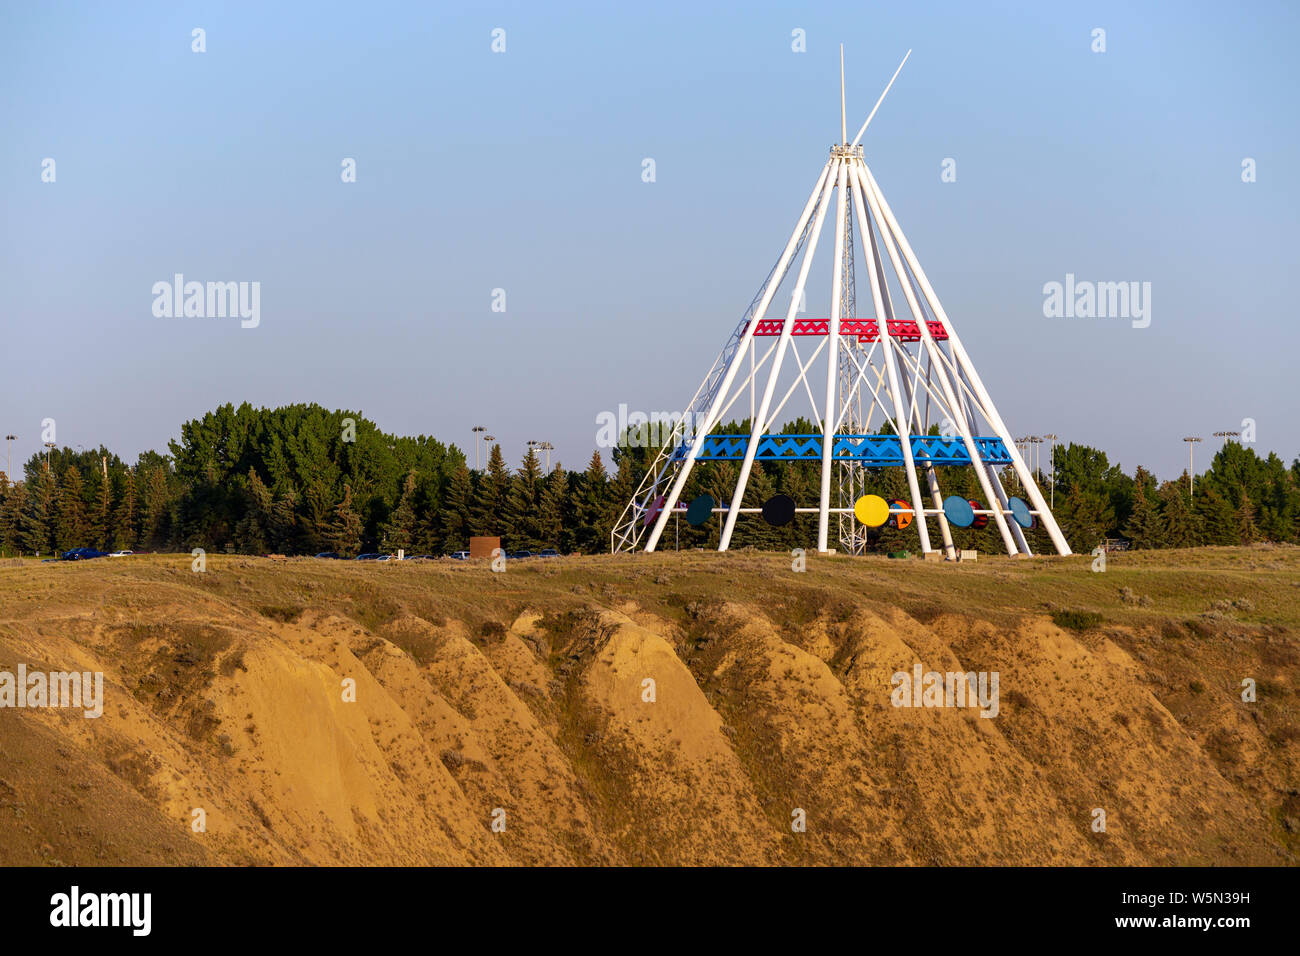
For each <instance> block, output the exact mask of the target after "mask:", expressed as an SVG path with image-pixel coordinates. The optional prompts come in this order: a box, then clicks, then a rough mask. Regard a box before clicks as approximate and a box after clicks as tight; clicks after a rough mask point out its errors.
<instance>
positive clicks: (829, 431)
mask: <svg viewBox="0 0 1300 956" xmlns="http://www.w3.org/2000/svg"><path fill="white" fill-rule="evenodd" d="M847 178H848V162H847V161H846V160H844V159H841V160H840V162H839V175H838V177H837V182H836V196H835V226H836V228H835V261H834V262H833V263H832V271H831V321H830V327H829V328H828V329H827V330H826V335H827V339H826V356H827V358H826V404H825V405H823V406H822V413H823V423H822V487H821V499H820V504H819V505H818V510H817V551H818V553H821V554H825V553H826V551H827V549H828V546H829V540H828V539H829V537H830V519H831V512H830V507H831V455H832V453H833V452H834V450H835V421H836V419H837V418H838V417H839V414H838V413H839V409H838V408H837V407H836V406H837V404H838V403H837V402H836V401H835V388H836V386H837V385H838V384H839V373H840V370H839V358H840V293H841V292H842V291H843V289H844V274H843V273H844V206H845V199H846V196H845V192H844V186H845V182H846V180H847Z"/></svg>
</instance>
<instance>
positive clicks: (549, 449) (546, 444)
mask: <svg viewBox="0 0 1300 956" xmlns="http://www.w3.org/2000/svg"><path fill="white" fill-rule="evenodd" d="M537 447H538V448H540V449H542V451H544V452H546V473H547V474H548V475H549V474H550V473H551V452H552V451H553V450H554V449H555V446H554V445H552V444H551V443H550V442H548V441H543V442H538V443H537Z"/></svg>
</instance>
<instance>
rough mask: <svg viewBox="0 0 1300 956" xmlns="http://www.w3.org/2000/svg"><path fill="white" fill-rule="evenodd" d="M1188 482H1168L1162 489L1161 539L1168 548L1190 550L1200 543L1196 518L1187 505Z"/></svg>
mask: <svg viewBox="0 0 1300 956" xmlns="http://www.w3.org/2000/svg"><path fill="white" fill-rule="evenodd" d="M1186 489H1187V482H1186V480H1185V479H1183V480H1179V481H1176V482H1175V481H1166V482H1165V483H1164V484H1163V485H1162V486H1161V488H1160V537H1161V540H1162V541H1163V542H1164V546H1165V547H1166V548H1190V547H1194V546H1195V545H1196V544H1198V543H1199V537H1200V536H1199V534H1198V528H1197V522H1196V516H1195V515H1194V514H1193V513H1192V508H1191V505H1189V504H1188V503H1187V490H1186Z"/></svg>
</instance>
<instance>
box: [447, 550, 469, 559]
mask: <svg viewBox="0 0 1300 956" xmlns="http://www.w3.org/2000/svg"><path fill="white" fill-rule="evenodd" d="M448 557H450V558H451V559H452V560H453V561H468V560H469V552H468V551H453V552H452V553H451V554H450V555H448Z"/></svg>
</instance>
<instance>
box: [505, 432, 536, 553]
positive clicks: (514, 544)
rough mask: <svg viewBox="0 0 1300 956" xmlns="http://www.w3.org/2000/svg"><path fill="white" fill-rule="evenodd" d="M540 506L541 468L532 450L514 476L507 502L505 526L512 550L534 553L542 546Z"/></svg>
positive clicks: (530, 449)
mask: <svg viewBox="0 0 1300 956" xmlns="http://www.w3.org/2000/svg"><path fill="white" fill-rule="evenodd" d="M541 504H542V469H541V466H540V465H539V464H538V462H537V454H536V453H535V452H534V451H533V449H532V448H529V449H528V454H527V455H525V456H524V461H523V465H522V467H521V468H520V469H519V471H517V472H516V473H515V476H514V481H512V482H511V485H510V495H509V498H508V499H507V503H506V515H507V527H509V529H510V548H511V550H518V549H527V550H532V551H536V550H539V549H541V548H542V547H543V545H542V527H541V520H540V514H539V511H540V508H541Z"/></svg>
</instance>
